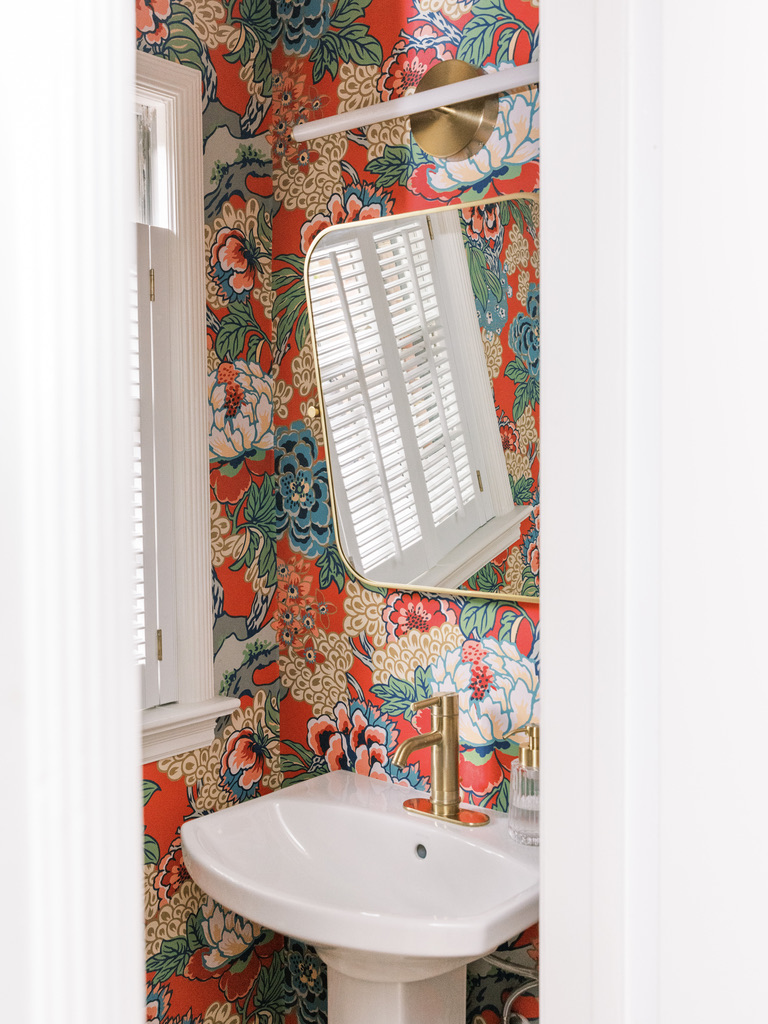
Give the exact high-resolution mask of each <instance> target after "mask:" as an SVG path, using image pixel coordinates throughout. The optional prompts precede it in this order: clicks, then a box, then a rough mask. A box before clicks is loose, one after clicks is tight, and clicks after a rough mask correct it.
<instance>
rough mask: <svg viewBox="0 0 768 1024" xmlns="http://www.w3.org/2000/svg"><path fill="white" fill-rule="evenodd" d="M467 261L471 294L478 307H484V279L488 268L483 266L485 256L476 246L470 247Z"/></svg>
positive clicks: (486, 282) (485, 288) (485, 297)
mask: <svg viewBox="0 0 768 1024" xmlns="http://www.w3.org/2000/svg"><path fill="white" fill-rule="evenodd" d="M467 261H468V263H469V280H470V282H471V284H472V292H473V294H474V296H475V298H476V299H477V301H478V302H479V303H480V305H481V306H484V305H485V304H486V302H487V301H488V279H487V277H486V270H487V269H488V268H487V267H486V265H485V256H483V254H482V252H481V251H480V249H478V247H477V246H476V245H471V246H470V247H469V248H468V249H467Z"/></svg>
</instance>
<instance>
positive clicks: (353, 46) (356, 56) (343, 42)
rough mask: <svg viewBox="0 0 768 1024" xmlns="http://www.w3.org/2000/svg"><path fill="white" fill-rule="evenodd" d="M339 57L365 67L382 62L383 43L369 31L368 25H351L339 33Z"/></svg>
mask: <svg viewBox="0 0 768 1024" xmlns="http://www.w3.org/2000/svg"><path fill="white" fill-rule="evenodd" d="M338 39H339V57H340V58H341V60H343V61H352V62H353V63H354V64H359V65H362V66H365V67H370V65H371V64H374V65H377V64H381V62H382V60H383V59H384V51H383V50H382V48H381V43H380V42H379V41H378V39H374V37H373V36H372V35H371V34H370V32H369V31H368V26H367V25H349V26H347V27H346V28H344V29H342V31H341V32H339V35H338Z"/></svg>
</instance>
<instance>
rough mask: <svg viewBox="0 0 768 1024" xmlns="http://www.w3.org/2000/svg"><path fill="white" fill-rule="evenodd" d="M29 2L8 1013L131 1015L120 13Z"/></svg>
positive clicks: (9, 70) (19, 125) (132, 769)
mask: <svg viewBox="0 0 768 1024" xmlns="http://www.w3.org/2000/svg"><path fill="white" fill-rule="evenodd" d="M80 13H81V14H85V16H78V12H77V11H75V10H74V9H73V8H71V7H69V6H67V5H64V4H61V3H56V2H54V0H42V2H41V3H38V4H36V5H35V7H34V11H33V12H32V11H30V12H26V13H25V15H24V16H23V17H22V19H21V20H17V21H16V22H15V23H14V26H11V32H12V35H11V36H9V38H8V39H7V40H6V42H7V44H8V45H6V47H5V52H4V55H3V61H2V64H0V83H2V95H3V98H4V110H5V114H6V117H5V119H4V123H3V133H4V142H5V145H4V150H3V159H2V161H0V194H1V195H2V196H3V199H4V205H3V246H2V250H0V260H1V261H2V266H1V268H0V287H2V324H3V346H2V351H3V355H2V380H3V388H2V400H0V410H2V417H3V429H2V445H1V446H0V450H1V451H2V480H3V497H2V501H1V502H0V538H1V540H0V543H1V544H2V554H1V557H0V564H2V567H3V580H2V615H1V616H0V622H1V623H2V651H3V673H2V685H0V723H1V724H2V742H0V752H1V756H2V773H1V774H0V778H2V783H3V795H4V796H3V804H2V842H0V878H2V880H3V928H2V930H1V933H0V934H1V937H0V964H2V974H3V978H2V1014H0V1015H1V1016H2V1018H3V1020H7V1021H21V1020H24V1021H29V1022H32V1024H38V1022H39V1024H69V1022H72V1024H75V1022H77V1024H83V1022H88V1024H90V1022H92V1024H101V1022H103V1021H105V1020H109V1021H111V1022H114V1024H135V1022H136V1021H138V1020H140V1019H142V1017H143V1001H144V999H143V985H144V979H143V964H142V959H143V951H142V889H141V862H140V858H141V806H140V799H139V793H140V770H139V765H140V753H139V733H138V715H137V712H136V710H135V709H136V707H137V706H138V704H137V700H136V697H137V692H136V680H135V672H134V668H133V664H132V656H131V636H130V632H131V625H130V623H131V604H130V588H131V567H130V521H129V509H130V479H131V471H130V447H129V436H130V435H129V409H128V393H127V386H126V385H127V379H128V375H127V351H128V347H127V344H126V341H125V335H126V330H127V301H126V299H127V283H128V272H127V268H128V255H129V249H128V236H127V227H128V209H129V208H128V205H127V198H128V196H129V195H130V192H129V181H130V176H131V171H132V160H131V156H130V154H131V152H132V151H131V148H130V145H129V136H128V125H129V116H130V105H129V104H130V97H131V96H132V76H133V61H134V57H133V36H134V28H133V25H132V14H133V11H132V9H131V8H130V6H129V5H128V4H115V3H107V4H96V5H93V4H92V5H89V7H88V10H87V12H84V11H83V12H80Z"/></svg>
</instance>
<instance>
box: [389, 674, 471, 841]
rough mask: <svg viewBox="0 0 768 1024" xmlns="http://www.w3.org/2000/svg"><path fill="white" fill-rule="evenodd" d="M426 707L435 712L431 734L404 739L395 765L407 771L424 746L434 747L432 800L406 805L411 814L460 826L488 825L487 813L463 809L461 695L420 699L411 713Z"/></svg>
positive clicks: (417, 799) (415, 800)
mask: <svg viewBox="0 0 768 1024" xmlns="http://www.w3.org/2000/svg"><path fill="white" fill-rule="evenodd" d="M427 707H428V708H431V709H432V730H431V732H425V733H421V734H420V735H418V736H410V737H409V738H408V739H407V740H403V742H402V743H401V744H400V745H399V747H398V748H397V749H396V750H395V752H394V754H393V755H392V762H393V764H396V765H398V766H399V767H400V768H404V767H405V765H406V762H407V761H408V758H409V757H410V756H411V754H413V753H414V752H415V751H417V750H422V749H423V748H424V747H432V786H431V792H430V798H429V800H425V799H422V798H420V797H419V798H412V799H410V800H406V801H405V803H404V804H403V806H404V807H405V809H406V810H408V811H414V812H415V813H417V814H426V815H428V816H429V817H431V818H440V819H441V820H443V821H445V820H448V821H456V822H458V823H459V824H460V825H485V824H486V823H487V822H488V815H487V814H484V813H483V812H482V811H473V810H466V809H464V808H462V807H461V806H460V800H461V795H460V791H459V696H458V694H457V693H453V692H451V693H438V694H435V696H434V697H427V698H425V699H424V700H417V701H416V703H415V704H412V705H411V710H412V711H420V710H421V709H422V708H427Z"/></svg>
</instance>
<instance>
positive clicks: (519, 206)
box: [504, 199, 536, 238]
mask: <svg viewBox="0 0 768 1024" xmlns="http://www.w3.org/2000/svg"><path fill="white" fill-rule="evenodd" d="M535 205H536V203H535V202H534V201H533V200H532V199H516V200H515V202H514V203H504V206H506V207H509V209H510V213H511V214H512V217H513V219H514V221H515V224H516V225H517V227H518V228H519V230H520V233H521V234H524V233H525V229H526V228H528V230H529V232H530V233H531V234H532V235H533V237H534V238H536V222H535V221H534V219H533V216H534V213H533V211H534V207H535Z"/></svg>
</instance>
